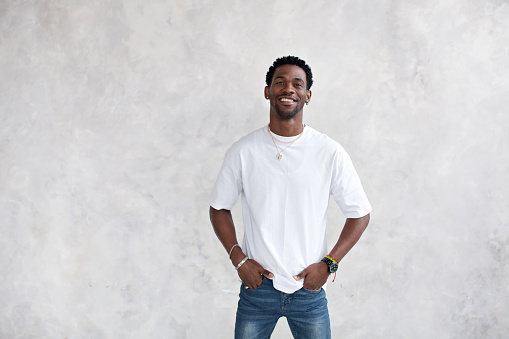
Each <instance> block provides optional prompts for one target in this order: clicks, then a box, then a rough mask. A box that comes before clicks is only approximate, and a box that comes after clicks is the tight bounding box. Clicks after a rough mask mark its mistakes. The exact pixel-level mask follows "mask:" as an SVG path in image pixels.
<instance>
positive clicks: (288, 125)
mask: <svg viewBox="0 0 509 339" xmlns="http://www.w3.org/2000/svg"><path fill="white" fill-rule="evenodd" d="M269 126H270V130H271V131H272V133H275V134H277V135H280V136H282V137H294V136H296V135H299V134H300V133H302V129H303V128H304V125H303V124H302V115H300V114H299V115H298V117H297V116H296V117H295V118H292V119H288V120H283V119H280V118H279V117H273V116H272V114H271V117H270V123H269Z"/></svg>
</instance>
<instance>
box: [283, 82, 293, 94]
mask: <svg viewBox="0 0 509 339" xmlns="http://www.w3.org/2000/svg"><path fill="white" fill-rule="evenodd" d="M283 93H295V88H293V85H292V84H291V83H287V84H286V85H285V87H284V88H283Z"/></svg>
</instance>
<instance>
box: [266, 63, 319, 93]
mask: <svg viewBox="0 0 509 339" xmlns="http://www.w3.org/2000/svg"><path fill="white" fill-rule="evenodd" d="M282 65H295V66H299V67H300V68H302V70H303V71H304V73H306V87H307V88H306V89H307V90H309V89H310V88H311V85H313V73H311V67H309V66H308V64H306V62H305V61H304V60H302V59H299V58H297V57H295V56H291V55H288V56H285V57H281V58H278V59H276V61H274V63H273V64H272V66H270V68H269V71H268V72H267V75H266V76H265V82H266V83H267V86H269V87H270V84H271V83H272V77H273V76H274V72H275V71H276V68H278V67H279V66H282Z"/></svg>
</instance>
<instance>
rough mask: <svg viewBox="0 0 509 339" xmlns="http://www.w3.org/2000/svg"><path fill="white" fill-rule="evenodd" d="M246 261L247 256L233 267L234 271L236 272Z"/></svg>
mask: <svg viewBox="0 0 509 339" xmlns="http://www.w3.org/2000/svg"><path fill="white" fill-rule="evenodd" d="M247 259H248V258H247V256H246V257H245V258H244V259H242V261H241V262H239V264H238V265H237V267H235V269H236V270H237V271H238V270H239V268H240V266H242V265H243V264H244V263H245V262H246V261H247Z"/></svg>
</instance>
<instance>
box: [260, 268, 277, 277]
mask: <svg viewBox="0 0 509 339" xmlns="http://www.w3.org/2000/svg"><path fill="white" fill-rule="evenodd" d="M262 275H263V276H264V277H266V278H274V274H272V273H271V272H269V271H267V270H263V272H262Z"/></svg>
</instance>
